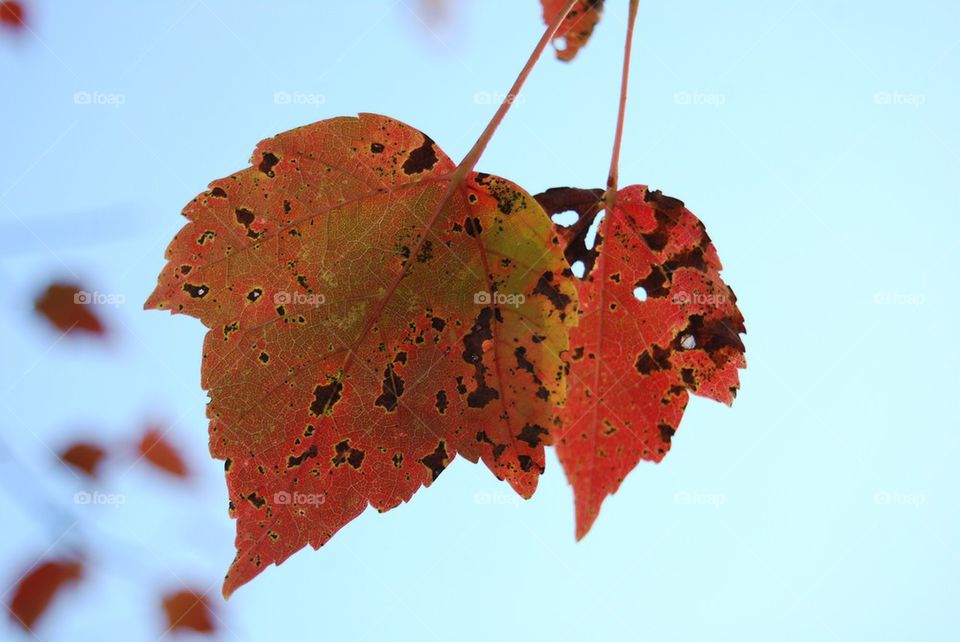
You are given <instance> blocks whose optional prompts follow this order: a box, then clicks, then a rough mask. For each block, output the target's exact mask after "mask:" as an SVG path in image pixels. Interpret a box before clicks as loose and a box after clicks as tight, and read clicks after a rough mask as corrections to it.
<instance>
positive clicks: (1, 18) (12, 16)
mask: <svg viewBox="0 0 960 642" xmlns="http://www.w3.org/2000/svg"><path fill="white" fill-rule="evenodd" d="M0 26H3V27H8V28H10V29H13V30H15V31H20V30H21V29H23V28H24V27H26V19H25V12H24V10H23V5H22V4H21V3H19V2H15V1H14V0H8V1H6V2H0Z"/></svg>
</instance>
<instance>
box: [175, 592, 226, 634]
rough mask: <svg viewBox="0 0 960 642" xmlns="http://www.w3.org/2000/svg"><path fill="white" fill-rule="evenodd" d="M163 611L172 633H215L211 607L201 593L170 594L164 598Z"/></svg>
mask: <svg viewBox="0 0 960 642" xmlns="http://www.w3.org/2000/svg"><path fill="white" fill-rule="evenodd" d="M163 610H164V612H165V613H166V615H167V627H168V630H170V631H177V630H190V631H196V632H197V633H213V631H214V629H215V628H216V626H215V625H214V622H213V617H212V616H213V613H212V611H211V610H210V605H209V604H208V603H207V600H206V598H205V597H204V596H203V595H201V594H199V593H195V592H193V591H186V590H185V591H177V592H175V593H170V594H168V595H166V596H165V597H164V598H163Z"/></svg>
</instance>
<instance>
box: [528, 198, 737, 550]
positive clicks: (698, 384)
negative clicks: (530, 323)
mask: <svg viewBox="0 0 960 642" xmlns="http://www.w3.org/2000/svg"><path fill="white" fill-rule="evenodd" d="M602 196H603V190H576V189H570V188H558V189H555V190H550V191H548V192H545V193H543V194H540V195H538V196H537V199H538V200H539V201H540V203H541V204H542V205H543V206H544V208H545V209H546V210H547V212H548V213H550V214H556V213H559V212H563V211H568V210H573V211H576V212H577V214H578V216H579V218H578V221H577V223H575V224H574V225H572V226H570V227H567V228H563V227H558V228H557V233H558V236H559V237H560V240H561V241H562V244H563V246H564V248H565V249H564V252H565V254H566V256H567V259H568V260H569V261H570V262H571V264H574V263H576V262H577V261H582V262H583V264H584V267H585V274H584V278H583V280H581V281H580V282H579V284H578V290H579V300H580V310H581V315H582V316H581V318H580V324H579V326H578V327H576V328H574V329H572V330H571V332H570V373H569V374H570V388H569V392H568V399H567V404H566V406H565V407H563V408H562V409H561V410H560V411H559V413H558V418H559V423H560V424H561V430H559V431H555V435H554V437H555V439H556V440H557V455H558V456H559V458H560V462H561V464H562V465H563V468H564V470H565V471H566V474H567V479H568V480H569V482H570V484H571V485H572V486H573V488H574V494H575V496H576V532H577V538H578V539H579V538H582V537H583V536H584V535H585V534H586V533H587V531H589V529H590V526H591V525H592V524H593V522H594V520H595V519H596V517H597V514H598V513H599V511H600V505H601V504H602V502H603V500H604V499H605V498H606V497H607V496H608V495H610V494H612V493H614V492H615V491H616V490H617V488H619V486H620V483H621V482H622V481H623V479H624V478H625V477H626V475H627V473H629V472H630V471H631V470H632V469H633V468H634V467H635V466H636V465H637V463H638V462H639V461H640V460H648V461H653V462H659V461H661V460H662V459H663V457H664V455H666V453H667V451H668V450H669V449H670V444H671V441H672V438H673V435H674V433H675V432H676V430H677V427H678V426H679V424H680V419H681V417H682V416H683V411H684V409H685V408H686V405H687V401H688V397H689V395H688V391H689V392H693V393H694V394H697V395H701V396H704V397H709V398H711V399H715V400H717V401H721V402H724V403H726V404H730V403H732V402H733V399H734V397H735V395H736V392H737V388H738V387H739V378H738V368H744V367H746V360H745V358H744V346H743V343H742V341H741V339H740V333H744V332H746V330H745V328H744V325H743V317H742V315H741V314H740V311H739V310H738V309H737V306H736V297H735V296H734V294H733V291H732V290H731V289H730V288H729V287H727V286H726V285H725V284H724V282H723V281H722V280H721V278H720V269H721V264H720V259H719V258H718V257H717V252H716V249H715V248H714V246H713V243H711V241H710V237H709V236H707V233H706V230H705V229H704V226H703V224H702V223H701V222H700V221H699V220H698V219H697V217H696V216H694V215H693V214H692V213H691V212H690V211H689V210H688V209H686V208H685V207H684V205H683V203H682V202H680V201H678V200H676V199H673V198H670V197H668V196H664V195H663V194H661V193H660V192H651V191H648V189H647V187H646V186H643V185H633V186H630V187H626V188H624V189H622V190H620V191H619V192H618V193H617V197H616V201H615V206H614V209H613V210H612V212H608V213H607V214H606V215H605V216H604V217H603V219H602V220H601V221H600V226H599V229H598V232H597V237H596V243H595V244H594V245H593V247H588V245H587V243H586V239H587V231H588V228H589V227H590V225H591V224H592V223H593V222H594V220H595V218H596V216H597V215H598V214H599V213H600V212H601V211H602V209H603V206H602V202H601V198H602Z"/></svg>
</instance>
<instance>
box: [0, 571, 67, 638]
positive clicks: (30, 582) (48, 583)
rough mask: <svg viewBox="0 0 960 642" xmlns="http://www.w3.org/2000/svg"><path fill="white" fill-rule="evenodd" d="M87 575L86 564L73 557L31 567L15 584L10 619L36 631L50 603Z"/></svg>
mask: <svg viewBox="0 0 960 642" xmlns="http://www.w3.org/2000/svg"><path fill="white" fill-rule="evenodd" d="M82 575H83V564H82V563H81V562H79V561H77V560H73V559H52V560H47V561H44V562H41V563H39V564H37V565H36V566H34V567H33V568H31V569H30V570H29V571H28V572H27V574H26V575H24V576H23V577H22V578H21V579H20V580H19V581H18V582H17V584H16V586H14V587H13V595H12V597H11V598H10V602H9V603H8V604H7V610H8V611H9V612H10V619H11V620H13V621H14V622H16V623H17V624H18V625H19V626H21V627H22V628H23V629H25V630H27V631H32V630H33V627H34V626H35V625H36V623H37V621H38V620H39V619H40V617H41V616H42V615H43V614H44V613H45V612H46V610H47V608H48V607H49V606H50V603H51V602H52V601H53V599H54V597H56V595H57V593H59V592H60V590H61V589H63V588H64V587H65V586H67V585H69V584H72V583H75V582H77V581H79V580H80V579H81V577H82Z"/></svg>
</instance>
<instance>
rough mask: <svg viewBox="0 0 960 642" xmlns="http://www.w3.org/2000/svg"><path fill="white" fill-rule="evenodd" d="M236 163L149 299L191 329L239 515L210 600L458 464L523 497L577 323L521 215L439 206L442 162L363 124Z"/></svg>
mask: <svg viewBox="0 0 960 642" xmlns="http://www.w3.org/2000/svg"><path fill="white" fill-rule="evenodd" d="M252 164H253V167H251V168H248V169H245V170H243V171H241V172H239V173H237V174H234V175H233V176H230V177H228V178H225V179H221V180H217V181H214V182H213V183H212V184H211V186H210V188H211V189H210V191H208V192H206V193H204V194H201V195H200V196H198V197H197V198H196V199H195V200H194V201H193V202H192V203H190V204H189V205H188V206H187V208H186V210H185V212H184V214H185V215H186V217H187V218H188V219H189V220H190V222H189V223H188V224H187V226H186V227H184V228H183V229H182V230H181V231H180V233H178V234H177V236H176V237H175V239H174V241H173V243H172V244H171V245H170V247H169V248H168V250H167V258H168V260H169V263H168V264H167V266H166V267H165V268H164V271H163V273H162V274H161V275H160V282H159V285H158V286H157V289H156V291H155V292H154V293H153V294H152V295H151V296H150V298H149V300H148V301H147V303H146V307H148V308H159V309H169V310H172V311H174V312H182V313H186V314H190V315H192V316H196V317H198V318H200V319H201V320H202V321H203V323H204V324H205V325H206V326H207V327H208V328H210V331H209V332H208V333H207V336H206V340H205V344H204V351H203V352H204V357H203V369H202V383H203V386H204V388H206V389H208V390H209V391H210V404H209V405H208V407H207V408H208V410H207V414H208V416H209V417H210V419H211V422H210V448H211V452H212V454H213V455H214V456H215V457H218V458H221V459H225V460H226V463H225V468H226V471H227V486H228V489H229V492H230V500H231V513H232V515H233V516H234V517H236V518H237V519H238V523H237V541H236V545H237V549H238V554H237V558H236V560H235V561H234V564H233V566H232V567H231V570H230V572H229V574H228V575H227V578H226V580H225V584H224V593H225V594H228V595H229V594H230V593H231V592H232V591H233V590H234V589H236V588H237V587H238V586H240V585H242V584H244V583H245V582H247V581H249V580H250V579H251V578H253V577H254V576H255V575H257V574H258V573H259V572H260V571H262V570H263V568H264V567H266V566H268V565H269V564H271V563H280V562H282V561H283V560H285V559H286V558H288V557H289V556H290V555H292V554H293V553H294V552H296V551H298V550H299V549H301V548H303V547H304V546H305V545H307V544H310V545H312V546H314V547H319V546H320V545H322V544H323V543H324V542H326V541H327V540H328V539H330V537H332V536H333V534H334V533H336V532H337V531H338V530H339V529H340V528H341V527H343V526H344V525H345V524H346V523H348V522H349V521H350V520H352V519H353V518H355V517H356V516H357V515H359V514H360V513H361V512H362V511H363V510H364V509H365V508H366V506H367V504H371V505H372V506H373V507H374V508H376V509H377V510H380V511H385V510H388V509H390V508H393V507H395V506H397V505H398V504H400V503H401V502H404V501H407V500H409V499H410V497H411V496H412V495H413V493H414V492H416V490H417V489H419V488H420V487H421V486H428V485H430V484H431V483H432V482H433V481H434V480H435V479H436V478H437V476H438V475H440V473H441V472H442V471H443V470H444V468H445V467H446V466H447V465H448V464H449V463H450V461H452V460H453V458H454V456H455V455H456V454H457V453H459V454H461V455H463V456H464V457H466V458H467V459H469V460H470V461H473V462H476V461H477V460H478V459H483V461H484V463H485V464H486V465H487V466H488V467H489V468H490V470H492V471H493V472H494V474H495V475H497V476H498V477H500V478H501V479H505V480H507V481H508V482H509V483H510V484H511V485H512V486H513V487H514V488H515V489H516V490H517V491H518V492H519V493H520V494H521V495H523V496H524V497H529V496H530V495H531V494H532V493H533V491H534V489H535V488H536V483H537V479H538V476H539V475H540V473H541V472H542V470H543V466H544V454H543V445H544V442H545V441H546V433H547V428H546V426H548V423H547V422H548V420H549V419H550V418H551V417H552V414H553V407H554V404H555V403H557V402H559V401H561V400H562V399H563V396H564V390H565V375H564V369H563V362H562V360H561V358H560V356H559V355H560V354H561V353H562V351H563V350H565V349H566V347H567V332H566V326H567V325H568V324H570V323H572V322H573V320H574V318H575V314H574V311H575V309H576V302H575V301H576V290H575V287H574V285H573V283H570V282H568V280H567V279H566V278H563V277H562V276H561V274H562V273H563V271H564V270H565V266H566V263H565V261H564V260H563V257H562V255H561V254H560V250H559V249H558V248H556V247H555V246H553V245H552V244H551V242H550V241H551V239H552V230H551V227H550V221H549V219H548V218H547V217H546V215H545V214H544V212H543V210H542V209H541V208H540V206H539V205H538V204H537V203H536V201H534V200H533V198H532V197H531V196H530V195H529V194H527V193H526V192H524V191H522V190H521V189H520V188H519V187H517V186H516V185H514V184H512V183H510V182H508V181H506V180H503V179H501V178H497V177H495V176H491V175H488V174H471V175H469V176H468V177H467V179H466V181H465V183H463V184H461V185H458V186H457V188H456V189H455V191H454V193H453V196H452V198H451V199H450V200H449V201H447V203H446V205H445V206H444V207H443V208H442V210H440V211H439V212H438V211H437V208H438V207H439V206H440V204H441V198H442V197H443V196H444V195H445V193H447V192H448V190H450V189H451V182H450V175H451V173H452V172H453V171H454V169H455V166H454V163H453V162H451V160H450V159H449V158H447V156H446V155H445V154H444V153H443V152H442V151H440V149H439V148H438V147H437V146H436V145H435V144H434V142H433V141H432V140H430V138H429V137H427V136H426V135H424V134H423V133H421V132H419V131H417V130H416V129H413V128H411V127H409V126H407V125H404V124H403V123H400V122H397V121H395V120H392V119H390V118H386V117H384V116H378V115H374V114H362V115H361V116H360V117H359V118H335V119H332V120H327V121H322V122H319V123H315V124H313V125H308V126H306V127H301V128H299V129H295V130H293V131H289V132H285V133H283V134H280V135H278V136H276V137H275V138H272V139H269V140H265V141H263V142H262V143H260V145H259V146H258V147H257V149H256V152H255V153H254V156H253V160H252ZM431 217H435V218H434V219H433V220H429V219H431Z"/></svg>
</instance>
